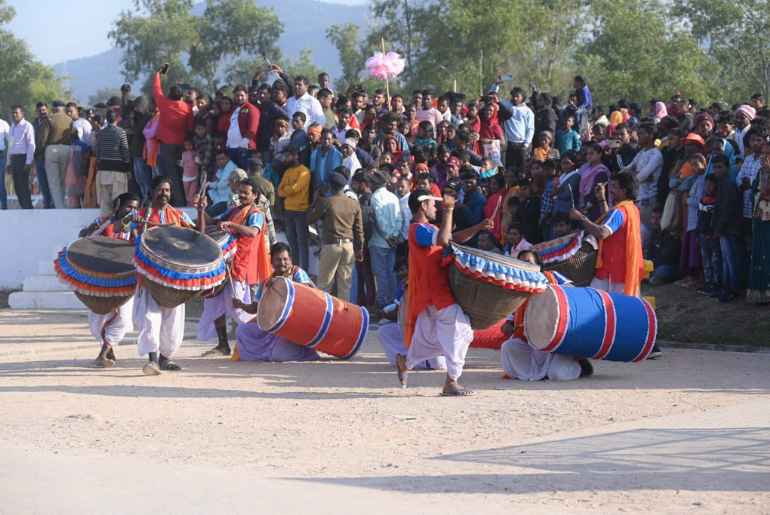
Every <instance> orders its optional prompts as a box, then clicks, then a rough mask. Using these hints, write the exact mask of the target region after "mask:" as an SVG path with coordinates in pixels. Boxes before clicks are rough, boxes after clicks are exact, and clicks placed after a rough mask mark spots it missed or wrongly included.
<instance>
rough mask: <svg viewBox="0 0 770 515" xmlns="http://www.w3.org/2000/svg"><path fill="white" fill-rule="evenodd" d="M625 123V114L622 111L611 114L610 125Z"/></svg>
mask: <svg viewBox="0 0 770 515" xmlns="http://www.w3.org/2000/svg"><path fill="white" fill-rule="evenodd" d="M621 123H623V113H621V112H620V111H612V113H610V125H620V124H621Z"/></svg>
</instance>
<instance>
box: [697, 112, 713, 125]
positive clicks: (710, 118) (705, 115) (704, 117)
mask: <svg viewBox="0 0 770 515" xmlns="http://www.w3.org/2000/svg"><path fill="white" fill-rule="evenodd" d="M703 121H709V122H711V126H712V127H713V126H714V117H713V116H711V115H710V114H709V113H707V112H706V111H702V112H700V113H698V114H697V115H696V116H695V126H696V127H697V126H698V124H700V123H701V122H703Z"/></svg>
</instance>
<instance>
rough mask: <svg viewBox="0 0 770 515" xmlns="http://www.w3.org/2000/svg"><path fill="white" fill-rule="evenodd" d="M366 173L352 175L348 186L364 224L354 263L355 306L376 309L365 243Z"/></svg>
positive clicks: (368, 229) (368, 221)
mask: <svg viewBox="0 0 770 515" xmlns="http://www.w3.org/2000/svg"><path fill="white" fill-rule="evenodd" d="M367 175H368V174H367V172H365V171H364V170H359V171H357V172H356V173H355V174H353V178H352V180H351V181H350V186H351V188H352V189H353V191H354V192H355V193H356V195H357V196H358V203H359V205H360V206H361V221H362V222H363V224H364V248H363V252H362V254H363V256H362V259H361V261H357V262H356V274H355V275H356V292H357V299H356V304H358V305H359V306H366V307H368V308H372V309H374V308H376V306H377V304H376V302H377V300H376V293H375V292H376V288H375V284H374V274H373V273H372V260H371V256H370V255H369V247H368V244H367V242H368V241H369V238H371V236H372V223H373V222H372V218H373V215H372V190H371V188H369V183H368V181H367Z"/></svg>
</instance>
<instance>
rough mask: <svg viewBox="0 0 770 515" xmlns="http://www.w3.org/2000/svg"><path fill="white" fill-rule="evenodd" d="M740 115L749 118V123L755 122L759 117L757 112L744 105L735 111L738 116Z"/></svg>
mask: <svg viewBox="0 0 770 515" xmlns="http://www.w3.org/2000/svg"><path fill="white" fill-rule="evenodd" d="M739 113H740V114H744V115H746V118H748V119H749V121H752V120H754V118H755V117H756V116H757V110H756V109H754V108H753V107H751V106H750V105H747V104H743V105H742V106H740V107H739V108H738V109H736V110H735V114H736V115H737V114H739Z"/></svg>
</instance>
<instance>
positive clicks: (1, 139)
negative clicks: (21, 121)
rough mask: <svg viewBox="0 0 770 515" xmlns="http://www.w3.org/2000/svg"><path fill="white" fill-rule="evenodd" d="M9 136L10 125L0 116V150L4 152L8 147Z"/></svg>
mask: <svg viewBox="0 0 770 515" xmlns="http://www.w3.org/2000/svg"><path fill="white" fill-rule="evenodd" d="M10 137H11V126H10V125H8V122H6V121H5V120H3V119H2V118H0V152H5V149H7V148H8V138H10Z"/></svg>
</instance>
